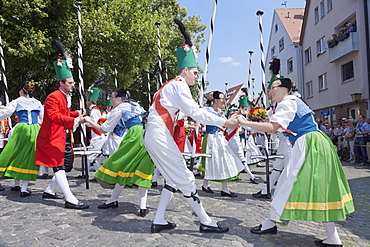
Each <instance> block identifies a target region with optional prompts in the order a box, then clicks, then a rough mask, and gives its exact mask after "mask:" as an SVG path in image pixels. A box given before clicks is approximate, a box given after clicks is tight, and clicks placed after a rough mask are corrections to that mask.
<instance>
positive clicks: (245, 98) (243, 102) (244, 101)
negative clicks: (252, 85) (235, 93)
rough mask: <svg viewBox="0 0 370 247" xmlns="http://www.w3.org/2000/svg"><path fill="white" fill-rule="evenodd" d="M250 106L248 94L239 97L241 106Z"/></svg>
mask: <svg viewBox="0 0 370 247" xmlns="http://www.w3.org/2000/svg"><path fill="white" fill-rule="evenodd" d="M241 106H242V107H248V106H249V101H248V95H241V96H240V98H239V107H241Z"/></svg>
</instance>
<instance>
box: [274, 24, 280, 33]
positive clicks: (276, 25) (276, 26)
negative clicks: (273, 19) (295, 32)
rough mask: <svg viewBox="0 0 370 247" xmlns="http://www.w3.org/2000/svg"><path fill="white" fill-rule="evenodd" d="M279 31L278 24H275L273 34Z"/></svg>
mask: <svg viewBox="0 0 370 247" xmlns="http://www.w3.org/2000/svg"><path fill="white" fill-rule="evenodd" d="M277 31H279V27H278V24H275V33H276V32H277Z"/></svg>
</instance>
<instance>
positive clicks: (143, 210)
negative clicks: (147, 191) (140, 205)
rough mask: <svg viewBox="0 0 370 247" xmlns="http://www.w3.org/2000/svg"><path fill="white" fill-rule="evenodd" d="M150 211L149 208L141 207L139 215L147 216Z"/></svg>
mask: <svg viewBox="0 0 370 247" xmlns="http://www.w3.org/2000/svg"><path fill="white" fill-rule="evenodd" d="M148 213H149V209H147V208H145V209H140V211H139V216H140V217H145V216H146V215H147V214H148Z"/></svg>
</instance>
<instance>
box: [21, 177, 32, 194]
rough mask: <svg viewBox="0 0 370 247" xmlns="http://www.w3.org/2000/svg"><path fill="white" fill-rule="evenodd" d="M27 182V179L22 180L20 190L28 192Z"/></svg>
mask: <svg viewBox="0 0 370 247" xmlns="http://www.w3.org/2000/svg"><path fill="white" fill-rule="evenodd" d="M29 182H30V181H29V180H22V187H21V192H28V190H27V186H28V183H29Z"/></svg>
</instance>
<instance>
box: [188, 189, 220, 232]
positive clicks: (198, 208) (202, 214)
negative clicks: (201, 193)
mask: <svg viewBox="0 0 370 247" xmlns="http://www.w3.org/2000/svg"><path fill="white" fill-rule="evenodd" d="M195 196H197V197H198V193H197V194H195ZM185 200H186V201H187V202H188V204H189V206H190V208H191V209H192V210H193V211H194V212H195V213H196V214H197V216H198V218H199V220H200V223H202V224H203V225H206V226H215V227H216V226H217V223H216V222H215V221H214V220H212V219H211V218H210V217H209V216H208V214H207V213H206V211H205V210H204V208H203V206H202V203H201V202H198V201H197V200H195V201H194V198H193V197H190V198H185Z"/></svg>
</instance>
